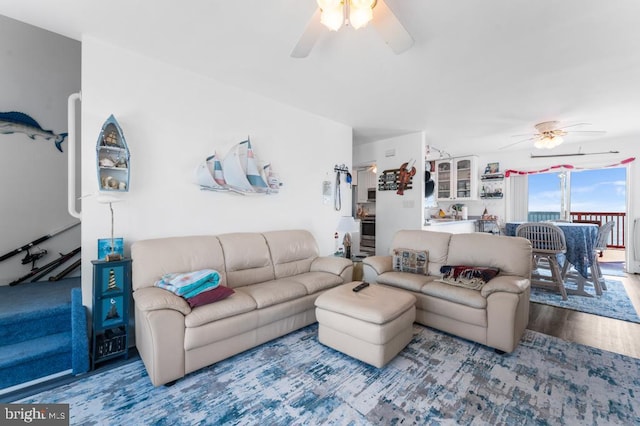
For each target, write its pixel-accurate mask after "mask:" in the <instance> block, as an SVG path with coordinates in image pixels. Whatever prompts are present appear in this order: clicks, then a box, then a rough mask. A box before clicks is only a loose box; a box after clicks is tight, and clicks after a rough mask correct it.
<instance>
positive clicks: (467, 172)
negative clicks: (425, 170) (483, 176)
mask: <svg viewBox="0 0 640 426" xmlns="http://www.w3.org/2000/svg"><path fill="white" fill-rule="evenodd" d="M476 160H477V157H474V156H469V157H459V158H451V159H449V160H438V161H436V182H437V187H436V188H437V191H436V198H437V199H438V200H439V201H451V200H459V201H468V200H475V199H477V198H478V176H477V166H476V162H477V161H476Z"/></svg>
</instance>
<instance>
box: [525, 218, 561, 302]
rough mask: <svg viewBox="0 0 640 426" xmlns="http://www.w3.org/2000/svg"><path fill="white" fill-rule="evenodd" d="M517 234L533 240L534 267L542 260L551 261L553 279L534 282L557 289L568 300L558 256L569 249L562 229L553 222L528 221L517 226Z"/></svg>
mask: <svg viewBox="0 0 640 426" xmlns="http://www.w3.org/2000/svg"><path fill="white" fill-rule="evenodd" d="M516 236H517V237H523V238H526V239H527V240H529V241H531V248H532V262H533V266H534V269H537V266H538V263H539V262H540V261H541V260H546V261H547V262H548V263H549V269H550V270H551V281H549V280H544V279H536V280H535V281H534V280H532V284H535V285H536V286H540V287H550V288H553V289H557V290H558V291H559V292H560V295H561V296H562V300H567V290H566V289H565V287H564V280H563V279H562V274H561V272H560V265H559V264H558V257H557V256H558V254H561V253H565V252H566V251H567V243H566V241H565V238H564V233H563V232H562V229H560V228H558V227H557V226H556V225H554V224H552V223H544V222H526V223H523V224H521V225H519V226H518V227H517V228H516ZM537 278H540V277H537Z"/></svg>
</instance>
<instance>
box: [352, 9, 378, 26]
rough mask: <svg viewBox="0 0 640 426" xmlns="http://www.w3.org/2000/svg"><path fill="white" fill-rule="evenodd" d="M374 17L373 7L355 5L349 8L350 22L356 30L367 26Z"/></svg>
mask: <svg viewBox="0 0 640 426" xmlns="http://www.w3.org/2000/svg"><path fill="white" fill-rule="evenodd" d="M372 19H373V9H371V7H370V6H365V7H355V6H353V5H352V6H351V8H350V10H349V23H351V26H352V27H353V28H355V29H356V30H357V29H359V28H362V27H365V26H366V25H367V24H368V23H369V22H370V21H371V20H372Z"/></svg>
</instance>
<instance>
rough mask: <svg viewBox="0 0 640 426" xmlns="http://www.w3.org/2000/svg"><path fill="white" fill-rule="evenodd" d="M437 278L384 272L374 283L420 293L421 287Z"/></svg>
mask: <svg viewBox="0 0 640 426" xmlns="http://www.w3.org/2000/svg"><path fill="white" fill-rule="evenodd" d="M436 278H438V277H433V276H429V275H419V274H410V273H408V272H385V273H384V274H382V275H378V277H377V278H376V282H377V283H378V284H386V285H389V286H392V287H398V288H403V289H405V290H411V291H417V292H420V290H421V289H422V286H424V285H425V284H426V283H428V282H430V281H433V280H434V279H436Z"/></svg>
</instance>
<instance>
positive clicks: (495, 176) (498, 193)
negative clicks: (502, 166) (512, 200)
mask: <svg viewBox="0 0 640 426" xmlns="http://www.w3.org/2000/svg"><path fill="white" fill-rule="evenodd" d="M480 180H481V181H482V186H481V188H480V199H482V200H499V199H501V198H502V197H504V188H503V186H504V174H502V173H487V174H484V175H482V176H480Z"/></svg>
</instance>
